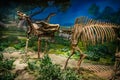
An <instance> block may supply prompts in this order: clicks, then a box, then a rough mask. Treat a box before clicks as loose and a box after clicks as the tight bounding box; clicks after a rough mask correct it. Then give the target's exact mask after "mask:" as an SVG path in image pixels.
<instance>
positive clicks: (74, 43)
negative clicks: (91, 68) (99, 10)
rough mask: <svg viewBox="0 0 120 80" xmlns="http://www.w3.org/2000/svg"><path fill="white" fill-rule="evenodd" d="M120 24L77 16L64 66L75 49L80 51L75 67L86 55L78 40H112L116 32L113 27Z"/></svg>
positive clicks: (91, 41) (115, 27) (87, 41)
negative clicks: (69, 51)
mask: <svg viewBox="0 0 120 80" xmlns="http://www.w3.org/2000/svg"><path fill="white" fill-rule="evenodd" d="M119 27H120V26H118V25H115V24H112V23H108V22H100V21H96V20H92V19H88V18H87V17H80V18H77V19H76V21H75V25H74V27H73V31H72V38H71V48H72V49H71V55H70V56H69V57H68V59H67V60H66V63H65V66H64V68H66V66H67V64H68V61H69V59H70V57H71V56H72V55H73V54H74V53H75V50H77V51H79V52H80V53H81V55H80V58H79V61H78V64H77V66H78V67H77V68H78V69H79V67H80V64H81V62H82V60H83V59H84V58H85V57H86V55H85V54H83V52H82V51H81V49H80V48H79V47H78V42H79V40H81V41H83V42H84V43H85V44H94V45H95V44H97V43H103V42H105V41H113V40H115V39H116V37H117V34H116V32H115V30H114V29H118V28H119Z"/></svg>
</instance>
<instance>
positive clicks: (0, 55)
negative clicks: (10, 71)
mask: <svg viewBox="0 0 120 80" xmlns="http://www.w3.org/2000/svg"><path fill="white" fill-rule="evenodd" d="M2 60H3V54H2V53H0V61H2Z"/></svg>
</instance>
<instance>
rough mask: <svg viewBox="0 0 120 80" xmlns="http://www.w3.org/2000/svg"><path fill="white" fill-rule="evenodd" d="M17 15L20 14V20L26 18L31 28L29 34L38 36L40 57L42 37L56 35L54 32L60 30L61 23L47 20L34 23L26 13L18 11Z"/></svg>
mask: <svg viewBox="0 0 120 80" xmlns="http://www.w3.org/2000/svg"><path fill="white" fill-rule="evenodd" d="M17 15H18V16H19V19H20V20H25V21H26V22H27V24H28V25H29V29H28V31H27V34H28V36H29V35H30V34H34V35H35V36H38V58H40V54H39V52H40V41H41V37H54V33H55V32H56V31H58V30H59V24H49V23H47V22H45V21H40V22H38V23H32V21H31V19H30V18H29V16H27V15H26V14H24V13H22V12H20V11H18V12H17ZM28 40H29V39H27V42H26V48H27V45H28Z"/></svg>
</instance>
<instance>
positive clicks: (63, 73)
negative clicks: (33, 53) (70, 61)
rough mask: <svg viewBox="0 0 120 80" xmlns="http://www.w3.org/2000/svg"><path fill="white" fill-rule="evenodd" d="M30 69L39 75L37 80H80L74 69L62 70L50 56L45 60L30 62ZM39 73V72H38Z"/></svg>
mask: <svg viewBox="0 0 120 80" xmlns="http://www.w3.org/2000/svg"><path fill="white" fill-rule="evenodd" d="M28 69H30V70H31V71H33V73H38V74H37V76H38V78H37V80H80V79H81V76H79V75H78V74H77V73H76V72H75V71H73V70H72V69H67V70H61V69H60V66H59V65H56V64H53V63H52V61H51V59H50V58H49V56H48V55H45V56H44V58H43V59H41V60H37V61H33V62H29V63H28ZM36 71H37V72H36Z"/></svg>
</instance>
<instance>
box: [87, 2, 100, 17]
mask: <svg viewBox="0 0 120 80" xmlns="http://www.w3.org/2000/svg"><path fill="white" fill-rule="evenodd" d="M88 12H89V13H90V14H91V15H93V16H97V15H98V14H99V6H97V5H96V4H92V5H91V6H90V8H89V9H88Z"/></svg>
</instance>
